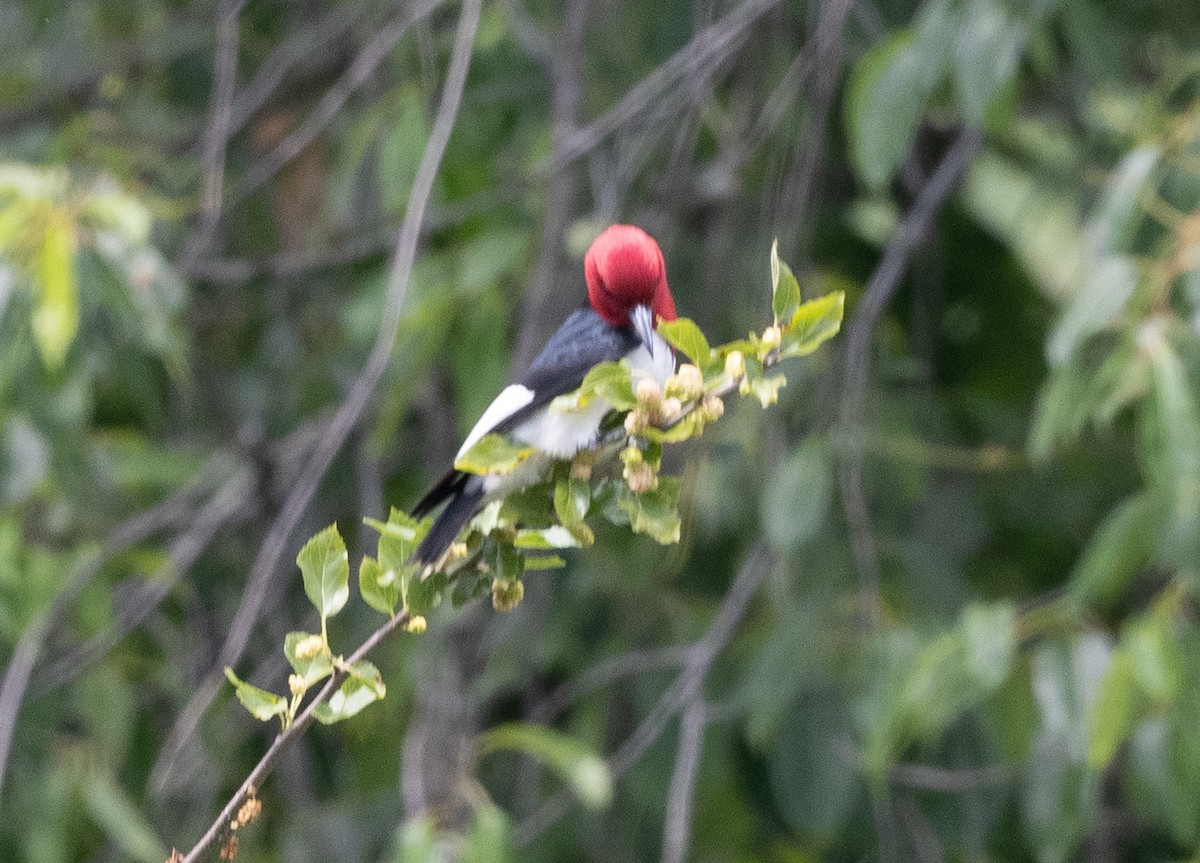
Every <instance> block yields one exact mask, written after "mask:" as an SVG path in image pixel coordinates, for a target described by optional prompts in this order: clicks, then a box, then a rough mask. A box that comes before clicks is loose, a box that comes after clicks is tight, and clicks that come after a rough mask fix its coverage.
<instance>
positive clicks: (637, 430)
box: [625, 409, 649, 437]
mask: <svg viewBox="0 0 1200 863" xmlns="http://www.w3.org/2000/svg"><path fill="white" fill-rule="evenodd" d="M648 424H649V418H648V417H647V416H646V414H645V413H643V412H642V411H640V410H636V409H635V410H631V411H630V412H629V413H627V414H625V434H627V435H629V436H630V437H632V436H634V435H639V434H641V433H642V432H643V431H645V430H646V426H647V425H648Z"/></svg>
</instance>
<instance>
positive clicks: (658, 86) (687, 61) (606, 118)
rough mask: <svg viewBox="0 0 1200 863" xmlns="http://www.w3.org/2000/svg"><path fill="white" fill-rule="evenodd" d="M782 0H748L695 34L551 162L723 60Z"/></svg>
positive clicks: (590, 146)
mask: <svg viewBox="0 0 1200 863" xmlns="http://www.w3.org/2000/svg"><path fill="white" fill-rule="evenodd" d="M780 2H781V0H746V2H745V3H742V4H741V5H740V6H738V7H737V8H736V9H734V10H733V11H732V12H730V13H729V14H728V15H726V16H725V17H724V18H722V19H721V20H720V21H717V22H716V23H715V24H713V25H712V26H710V27H706V28H705V29H704V30H702V31H700V32H699V33H697V34H696V36H695V37H693V38H692V40H691V41H689V42H688V43H687V44H686V45H684V46H683V47H682V48H680V49H679V50H678V51H676V52H675V54H674V55H672V56H671V57H670V59H668V60H667V61H666V62H665V63H663V64H662V65H661V66H659V67H658V68H657V69H655V70H654V71H653V72H651V73H650V74H649V75H647V76H646V77H645V78H643V79H642V80H641V81H639V82H638V83H637V84H635V85H634V86H633V87H632V88H631V89H630V90H629V91H628V92H627V93H626V94H625V95H624V96H622V97H621V99H620V101H619V102H617V104H616V105H614V106H613V107H612V108H610V109H609V110H608V111H606V112H605V113H604V114H603V115H601V116H600V117H599V118H598V119H596V120H594V121H592V122H591V123H589V124H588V125H587V126H585V127H584V128H582V129H580V130H579V131H577V132H575V133H574V134H573V135H572V136H571V137H570V139H568V141H567V142H566V143H565V144H564V146H563V147H562V150H561V152H560V153H559V154H558V155H557V161H556V162H555V163H554V164H552V165H550V166H549V167H550V170H555V169H557V168H558V167H560V166H561V165H562V164H565V163H567V162H572V161H574V160H575V159H578V158H579V157H581V156H584V155H586V154H587V153H589V152H591V151H592V150H594V149H595V148H596V147H597V146H599V145H600V143H601V142H602V141H604V140H605V139H606V138H608V136H610V135H612V134H613V133H614V132H616V131H617V130H618V129H620V128H621V127H622V126H624V125H625V124H627V123H630V122H632V121H633V120H635V119H637V118H638V117H639V116H641V114H642V113H643V112H645V111H646V110H648V109H649V108H651V107H653V106H654V105H656V104H658V103H660V101H661V97H662V96H663V94H664V93H665V92H666V91H667V90H668V89H669V88H670V87H671V86H673V85H674V84H675V83H676V82H677V81H691V80H695V79H696V78H697V77H699V76H700V75H701V74H702V73H703V70H704V69H706V68H708V67H709V66H710V65H714V64H719V63H721V62H722V61H723V60H724V59H725V58H726V57H727V56H729V54H730V53H732V52H733V51H734V50H736V49H737V47H738V46H739V45H741V43H742V40H743V39H745V37H746V36H747V35H748V34H749V32H750V28H751V27H753V26H754V24H756V23H757V22H758V21H759V19H760V18H762V17H763V16H764V15H766V14H767V13H768V12H770V11H771V10H772V9H774V8H775V7H776V6H778V5H779V3H780Z"/></svg>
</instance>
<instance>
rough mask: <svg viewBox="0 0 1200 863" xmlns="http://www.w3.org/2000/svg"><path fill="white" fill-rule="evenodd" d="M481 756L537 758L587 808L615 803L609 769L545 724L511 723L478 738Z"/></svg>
mask: <svg viewBox="0 0 1200 863" xmlns="http://www.w3.org/2000/svg"><path fill="white" fill-rule="evenodd" d="M477 748H478V752H479V754H480V756H481V757H482V756H484V755H488V754H490V753H492V752H501V751H506V750H507V751H517V752H524V753H525V754H527V755H530V756H532V757H533V758H536V759H537V760H538V761H539V762H541V763H542V764H543V765H545V766H546V767H549V768H550V769H552V770H554V771H556V772H557V773H558V774H559V775H561V776H562V777H563V779H565V780H566V782H567V784H568V785H569V786H570V787H571V790H572V791H574V792H575V795H576V796H577V797H578V798H579V800H580V802H582V803H583V804H584V805H585V806H588V807H589V808H592V809H603V808H605V807H607V806H608V804H609V803H610V802H611V801H612V791H613V789H612V774H611V773H610V772H609V770H608V766H607V765H606V764H605V763H604V762H603V761H602V760H601V759H600V758H599V757H598V756H596V755H595V754H594V753H593V752H592V751H591V750H590V749H589V748H588V747H587V746H585V745H584V744H583V743H582V742H581V741H579V740H576V739H575V738H574V737H568V736H567V735H566V734H563V733H562V732H561V731H555V730H554V729H552V728H547V727H546V726H544V725H533V724H531V723H527V722H509V723H505V724H503V725H497V726H496V727H494V728H489V729H488V730H487V731H484V732H482V733H481V734H480V735H479V738H478V743H477Z"/></svg>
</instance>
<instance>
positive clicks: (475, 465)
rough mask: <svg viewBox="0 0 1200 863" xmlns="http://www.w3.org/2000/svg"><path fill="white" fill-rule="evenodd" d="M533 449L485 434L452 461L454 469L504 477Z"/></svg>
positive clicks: (504, 438)
mask: <svg viewBox="0 0 1200 863" xmlns="http://www.w3.org/2000/svg"><path fill="white" fill-rule="evenodd" d="M532 454H533V449H532V448H531V447H528V446H524V445H523V444H518V443H513V442H512V441H510V440H509V439H508V438H506V437H504V436H502V435H498V434H485V435H484V436H483V437H481V438H480V439H479V440H478V441H476V442H475V445H474V446H472V447H471V448H470V449H469V450H467V451H466V452H465V453H463V455H462V456H460V457H459V458H457V459H455V460H454V469H455V470H461V471H465V472H467V473H475V474H479V475H481V476H504V475H506V474H510V473H512V472H513V471H514V470H516V469H517V468H518V467H520V465H521V463H522V462H523V461H525V459H527V458H529V456H530V455H532Z"/></svg>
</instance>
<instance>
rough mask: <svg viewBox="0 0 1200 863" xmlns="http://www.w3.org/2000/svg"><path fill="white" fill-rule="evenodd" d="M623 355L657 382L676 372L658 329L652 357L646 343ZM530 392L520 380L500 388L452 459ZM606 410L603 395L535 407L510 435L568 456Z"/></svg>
mask: <svg viewBox="0 0 1200 863" xmlns="http://www.w3.org/2000/svg"><path fill="white" fill-rule="evenodd" d="M626 359H628V360H629V364H630V365H631V366H633V369H634V375H635V377H637V376H641V375H647V376H649V377H651V378H653V379H654V380H656V381H658V384H659V386H662V385H663V384H665V383H666V380H667V378H668V377H669V376H670V375H672V374H673V373H674V372H675V355H674V354H673V353H672V352H671V347H670V345H668V344H667V343H666V342H665V341H664V340H663V338H662V336H660V335H658V333H655V334H654V357H653V358H651V356H650V352H649V351H647V350H646V349H645V347H643V346H641V345H638V346H637V347H636V348H634V349H633V350H632V351H630V352H629V353H628V354H627V355H626ZM533 396H534V393H533V390H531V389H529V388H528V387H525V386H522V385H521V384H512V385H511V386H507V387H505V388H504V389H503V390H501V392H500V395H498V396H496V398H495V400H494V401H493V402H492V403H491V404H490V405H488V409H487V410H485V411H484V412H483V416H481V417H480V418H479V422H477V423H475V427H474V428H473V429H471V433H470V434H469V435H467V439H466V440H465V441H463V445H462V448H461V449H459V451H458V455H457V456H455V460H457V459H460V458H462V457H463V455H465V454H466V452H467V451H468V450H469V449H471V447H473V446H475V444H476V443H478V442H479V439H480V438H482V437H483V436H484V435H485V434H487V433H488V432H490V431H491V430H492V429H494V428H495V427H496V426H498V425H499V424H500V423H502V422H504V420H506V419H508V418H509V417H510V416H512V415H513V414H514V413H516V412H517V411H519V410H520V409H521V408H523V407H525V406H526V405H528V404H529V403H530V402H532V401H533ZM608 410H609V404H608V402H606V401H605V400H604V399H593V400H592V402H591V403H589V404H588V405H587V407H584V408H574V409H572V408H560V407H557V406H555V407H552V406H550V405H547V408H544V409H542V410H539V411H536V412H535V413H534V415H533V416H531V417H530V418H529V419H527V420H526V421H525V422H523V423H521V424H520V425H518V426H517V427H516V428H514V429H513V430H512V436H513V437H515V438H516V439H517V440H519V441H521V442H522V443H527V444H529V445H530V446H531V447H533V448H534V449H537V450H539V451H541V452H543V453H546V454H547V455H549V456H552V457H553V458H570V457H571V456H573V455H575V453H577V452H579V451H580V450H582V449H587V448H588V447H590V446H591V445H592V444H594V443H595V442H596V438H597V436H598V435H599V433H600V420H601V419H603V418H604V415H605V414H606V413H608Z"/></svg>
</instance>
